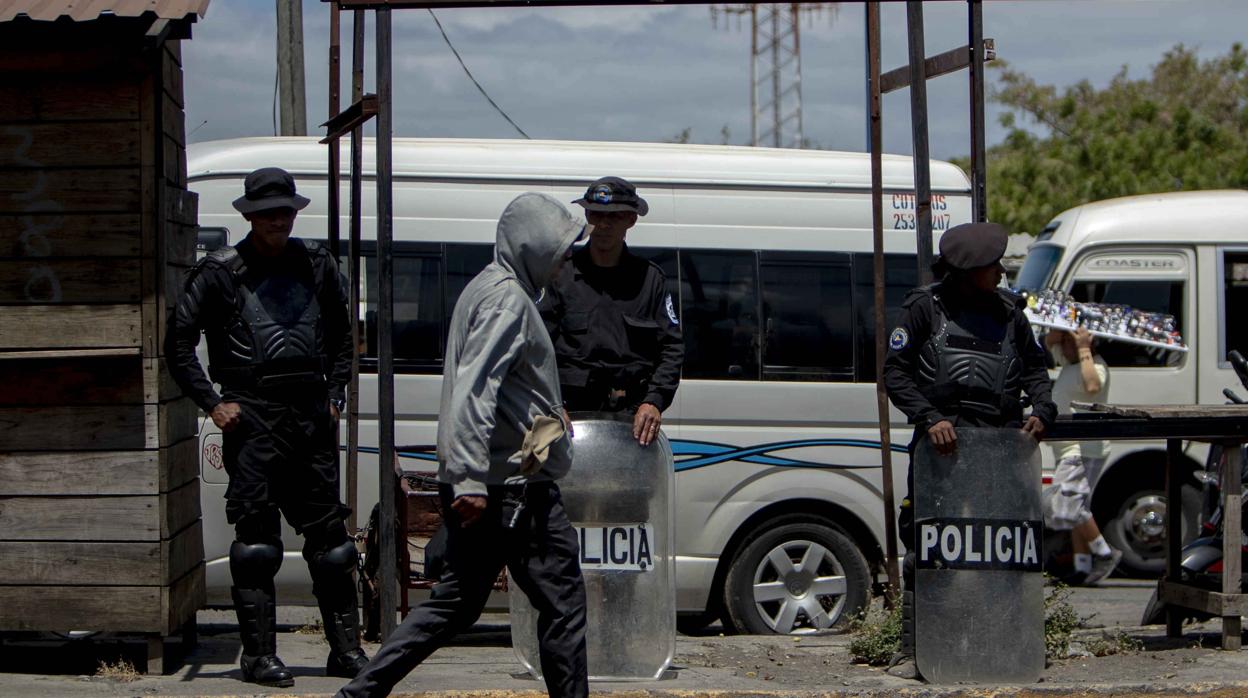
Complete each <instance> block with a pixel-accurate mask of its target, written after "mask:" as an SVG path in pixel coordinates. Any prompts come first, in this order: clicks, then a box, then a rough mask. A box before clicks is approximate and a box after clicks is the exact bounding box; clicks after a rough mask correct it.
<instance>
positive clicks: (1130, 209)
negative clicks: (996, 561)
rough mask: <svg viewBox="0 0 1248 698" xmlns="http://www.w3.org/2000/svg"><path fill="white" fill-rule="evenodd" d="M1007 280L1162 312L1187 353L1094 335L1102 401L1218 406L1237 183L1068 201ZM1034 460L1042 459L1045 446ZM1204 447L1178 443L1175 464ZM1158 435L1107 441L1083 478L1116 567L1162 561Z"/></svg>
mask: <svg viewBox="0 0 1248 698" xmlns="http://www.w3.org/2000/svg"><path fill="white" fill-rule="evenodd" d="M1015 285H1016V286H1018V287H1020V288H1024V289H1042V288H1057V289H1062V290H1065V291H1068V292H1070V293H1071V294H1072V295H1073V296H1074V297H1075V298H1076V299H1077V300H1081V301H1097V302H1104V303H1121V304H1125V305H1130V306H1133V307H1135V308H1139V309H1142V310H1147V311H1155V312H1164V313H1169V314H1171V315H1173V316H1174V317H1175V319H1176V320H1177V322H1178V328H1179V331H1180V332H1181V333H1182V335H1183V338H1184V341H1186V342H1187V345H1188V347H1189V351H1188V352H1187V353H1179V352H1172V351H1166V350H1157V349H1149V348H1147V347H1143V346H1139V345H1134V344H1127V343H1124V342H1113V341H1103V342H1101V343H1099V344H1098V349H1097V350H1098V352H1099V353H1100V354H1101V355H1102V356H1103V357H1104V358H1105V360H1106V361H1107V363H1108V364H1109V366H1110V367H1111V385H1112V388H1111V390H1112V392H1111V400H1112V401H1113V402H1115V403H1123V404H1130V403H1135V404H1165V403H1173V404H1194V403H1206V404H1220V403H1223V402H1225V401H1226V399H1225V398H1224V397H1223V396H1222V389H1223V388H1237V387H1238V386H1239V380H1238V379H1237V378H1236V377H1235V373H1234V371H1233V370H1232V369H1231V367H1230V364H1229V363H1227V359H1226V355H1227V352H1228V351H1230V350H1231V349H1239V350H1240V351H1248V324H1244V325H1243V326H1241V323H1245V318H1248V192H1245V191H1238V190H1233V191H1232V190H1227V191H1193V192H1173V193H1167V194H1150V195H1145V196H1131V197H1125V198H1120V199H1110V200H1108V201H1098V202H1095V203H1090V204H1085V205H1083V206H1077V207H1075V208H1072V209H1070V210H1068V211H1065V212H1063V213H1061V214H1059V215H1058V216H1057V217H1056V218H1054V219H1053V221H1052V222H1051V223H1049V224H1048V225H1047V226H1046V227H1045V228H1044V231H1043V232H1041V233H1040V235H1039V236H1038V237H1037V239H1036V242H1035V244H1034V245H1032V247H1031V248H1030V250H1029V251H1028V254H1027V259H1026V262H1025V263H1024V264H1023V267H1022V269H1021V270H1020V271H1019V274H1018V277H1017V280H1016V282H1015ZM1045 451H1046V453H1045V456H1046V458H1048V457H1049V454H1048V452H1047V449H1045ZM1206 452H1207V451H1206V449H1205V448H1204V447H1202V446H1200V445H1197V444H1188V445H1187V449H1186V453H1187V456H1188V462H1187V464H1186V465H1187V466H1188V467H1189V468H1198V467H1201V465H1202V464H1203V462H1204V457H1205V454H1206ZM1164 462H1165V444H1164V443H1162V442H1135V441H1122V442H1117V443H1114V444H1113V448H1112V451H1111V453H1110V457H1109V461H1108V462H1107V464H1106V466H1105V468H1104V469H1103V470H1102V472H1101V473H1100V474H1099V477H1098V478H1097V479H1096V482H1095V485H1094V493H1093V497H1092V510H1093V513H1094V514H1095V516H1096V520H1097V521H1098V522H1099V523H1100V525H1101V530H1102V531H1103V532H1104V535H1105V537H1106V539H1107V540H1109V541H1110V544H1111V545H1114V546H1115V547H1118V548H1120V549H1121V550H1122V551H1123V553H1124V554H1123V559H1122V568H1123V569H1124V570H1125V571H1126V572H1128V573H1137V574H1153V575H1155V574H1157V573H1159V572H1161V571H1162V570H1163V569H1164V566H1165V557H1164V556H1165V549H1164V540H1163V534H1164V532H1165V516H1166V500H1165V486H1164V485H1165V478H1164V475H1163V464H1164ZM1183 496H1184V502H1183V511H1184V512H1185V516H1184V519H1185V520H1184V522H1183V525H1184V536H1185V538H1188V537H1190V536H1191V535H1193V534H1194V532H1195V530H1196V519H1195V517H1196V516H1197V514H1198V513H1199V511H1200V506H1199V492H1198V490H1197V488H1196V486H1195V482H1194V481H1191V482H1189V485H1188V486H1186V487H1185V488H1184V495H1183Z"/></svg>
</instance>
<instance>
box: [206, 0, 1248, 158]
mask: <svg viewBox="0 0 1248 698" xmlns="http://www.w3.org/2000/svg"><path fill="white" fill-rule="evenodd" d="M328 13H329V11H328V6H327V5H325V4H324V3H322V2H319V1H317V0H306V1H305V3H304V29H305V37H306V38H305V62H306V74H307V99H308V105H309V106H308V113H309V116H308V123H309V125H310V126H312V125H315V124H319V123H321V122H323V121H325V119H326V116H327V113H328V105H327V104H326V102H327V98H326V95H327V91H326V90H327V85H326V83H327V77H326V75H327V63H328V49H327V46H328V33H329V29H328V27H329V19H328ZM394 18H395V21H394V34H395V40H394V48H395V51H394V71H395V80H394V94H395V131H396V134H397V135H400V136H442V137H450V136H458V137H483V138H512V137H516V133H515V131H514V130H512V128H511V127H510V126H509V125H508V124H507V123H506V122H505V121H504V120H503V119H502V118H501V117H500V116H499V115H498V114H497V113H495V112H494V111H493V110H492V109H491V108H490V106H489V105H488V104H487V103H486V102H485V100H484V99H483V98H482V97H481V95H480V94H479V93H477V91H476V89H475V88H474V87H473V86H472V85H471V83H470V82H469V81H468V79H467V78H466V77H465V76H464V75H463V72H462V70H461V69H460V67H459V65H458V63H457V62H456V61H455V59H454V57H453V56H452V55H451V52H450V50H449V49H447V47H446V45H445V44H444V43H443V41H442V38H441V36H440V35H439V34H438V31H437V28H436V27H435V26H434V23H433V21H432V19H431V18H430V17H429V15H428V13H426V12H425V11H423V10H410V11H396V12H394ZM439 18H440V19H441V20H442V23H443V25H444V26H445V27H446V30H447V32H448V34H449V35H450V37H451V40H452V41H453V42H454V43H455V45H456V47H457V48H458V49H459V51H460V53H461V54H462V55H463V57H464V59H465V61H466V62H467V64H468V66H469V68H470V69H471V70H472V71H473V73H474V74H475V75H476V77H477V79H478V80H479V81H480V82H481V83H482V84H483V85H484V86H485V88H486V89H487V91H488V92H489V93H490V95H491V96H492V97H493V98H494V100H495V101H496V102H498V103H499V104H500V105H501V106H502V107H503V108H504V109H505V110H506V111H507V112H508V114H509V115H510V116H511V117H512V118H513V119H515V120H516V122H517V123H519V124H520V125H521V127H522V128H524V129H525V130H526V131H527V132H528V133H529V134H530V135H532V136H533V137H535V138H567V139H577V140H628V141H634V140H635V141H653V140H663V139H668V138H671V137H673V136H675V135H676V134H677V133H679V132H680V131H681V130H682V129H685V128H691V129H692V133H693V137H694V139H695V140H696V141H699V142H710V143H717V142H719V141H720V131H721V129H722V128H723V127H724V126H727V127H728V129H729V130H730V132H731V138H732V142H733V143H742V142H745V140H746V139H747V138H748V136H749V130H750V118H749V91H748V90H749V84H748V83H749V56H748V52H749V32H748V27H743V30H742V31H737V29H736V27H735V23H729V26H728V27H725V23H724V22H723V21H722V20H721V22H720V25H719V28H718V29H716V28H713V27H712V25H711V18H710V13H709V11H708V9H707V8H706V7H705V6H674V7H663V6H660V7H649V6H647V7H603V8H560V9H534V8H495V9H488V10H455V9H448V10H444V11H441V12H440V13H439ZM925 20H926V21H925V25H926V26H925V29H926V31H925V40H926V43H927V50H928V53H929V54H932V53H937V52H939V51H943V50H946V49H948V48H952V47H954V46H957V45H960V44H963V43H965V41H966V19H965V5H964V4H962V3H928V4H927V6H926V11H925ZM1245 20H1248V5H1245V4H1243V3H1239V2H1232V1H1230V0H1222V1H1212V0H1206V1H1204V2H1201V3H1199V4H1196V3H1190V2H1177V1H1165V2H1163V1H1156V2H1139V1H1135V2H1125V1H1120V2H1073V1H1063V2H1056V1H1054V2H1035V1H1032V2H992V3H986V4H985V7H984V22H985V31H984V33H985V35H986V36H990V37H993V38H995V39H996V40H997V47H998V51H999V54H1000V55H1001V56H1002V57H1003V58H1006V59H1007V60H1009V61H1010V63H1011V64H1012V65H1014V66H1015V67H1017V68H1018V69H1020V70H1022V71H1024V72H1026V73H1028V74H1030V75H1031V76H1033V77H1034V78H1035V79H1037V80H1039V81H1041V82H1045V83H1053V84H1057V85H1070V84H1073V83H1075V82H1078V81H1079V80H1083V79H1087V80H1090V81H1091V82H1092V83H1093V84H1097V85H1103V84H1106V83H1108V81H1109V80H1110V78H1111V77H1112V76H1113V75H1114V74H1115V73H1117V71H1118V70H1119V69H1120V68H1121V67H1122V66H1124V65H1126V66H1128V67H1129V70H1130V71H1131V74H1132V75H1135V76H1143V75H1145V74H1146V72H1147V70H1148V68H1149V67H1150V66H1151V65H1152V64H1153V63H1155V62H1156V61H1157V60H1158V59H1159V58H1160V56H1161V54H1162V52H1163V51H1164V50H1166V49H1168V48H1170V47H1171V46H1173V45H1175V44H1177V43H1185V44H1187V45H1189V46H1194V47H1197V48H1198V49H1199V51H1200V54H1201V55H1202V56H1205V57H1209V56H1213V55H1217V54H1221V53H1225V52H1226V51H1227V50H1228V49H1229V47H1230V45H1231V43H1232V42H1233V41H1235V40H1238V39H1239V37H1240V35H1241V27H1243V26H1244V23H1245ZM273 25H274V18H273V4H272V2H260V1H254V2H253V1H251V0H246V1H240V0H234V1H233V2H225V1H221V0H218V1H217V2H214V3H213V4H212V5H211V6H210V8H209V12H208V16H207V17H206V18H204V19H203V20H202V21H201V22H200V23H199V24H197V25H196V26H195V28H194V34H195V38H194V40H192V41H191V42H189V43H188V44H187V45H185V47H184V68H185V70H186V90H187V103H188V108H187V112H188V113H187V128H188V130H191V129H196V130H195V131H194V133H193V134H192V135H191V140H192V141H203V140H211V139H217V138H231V137H236V136H246V135H271V134H272V133H273V81H274V55H275V48H274V44H273ZM883 27H884V54H883V55H884V58H883V62H884V67H885V69H888V68H893V67H897V66H900V65H902V64H903V63H904V62H905V61H906V39H905V8H904V5H903V4H901V3H886V4H885V5H884V9H883ZM802 31H803V33H802V48H803V56H802V61H803V63H802V70H803V75H802V80H803V82H802V86H803V99H804V106H805V109H804V122H805V132H806V136H807V137H808V138H809V139H811V140H812V141H814V142H815V143H817V144H818V145H820V146H821V147H825V148H836V149H844V150H862V149H863V148H864V140H865V139H864V133H865V109H864V86H863V72H864V43H863V9H862V6H861V5H859V4H856V3H846V4H843V5H842V6H841V7H840V9H839V11H838V12H837V13H836V16H835V19H834V20H833V21H831V22H830V21H829V20H828V18H827V16H826V15H825V17H824V18H822V19H817V20H814V21H813V22H811V23H810V25H809V26H803V30H802ZM350 36H351V16H350V14H346V13H344V15H343V32H342V37H343V73H342V79H343V91H344V94H347V93H349V86H350V75H349V72H348V71H349V65H350ZM367 37H368V45H367V47H366V50H365V55H366V58H367V68H366V75H367V76H368V80H367V82H368V88H367V89H369V90H372V89H374V88H373V86H372V77H373V76H374V75H375V71H374V66H373V60H374V58H375V56H374V48H373V46H372V37H373V34H372V23H371V21H370V22H369V26H368V31H367ZM928 99H929V107H930V138H931V143H932V154H933V155H934V156H936V157H952V156H958V155H964V154H965V153H966V152H967V151H968V142H969V137H968V134H967V123H966V121H967V104H968V90H967V85H966V79H965V77H964V75H954V76H948V77H944V78H940V79H938V80H933V81H931V82H930V83H929V86H928ZM884 110H885V111H884V114H885V132H884V147H885V150H887V151H888V152H898V153H908V152H909V150H910V130H909V129H910V118H909V116H910V106H909V95H908V93H907V92H905V91H902V92H899V93H896V94H893V95H889V96H887V97H886V98H885V100H884ZM998 111H999V110H997V109H996V108H994V107H991V106H990V107H989V124H990V128H989V142H990V143H991V142H995V141H997V140H999V139H1000V138H1001V137H1002V135H1003V131H1002V129H1001V128H1000V127H999V126H997V125H996V115H997V113H998ZM204 121H207V123H206V124H203V125H202V126H201V125H200V124H201V123H202V122H204ZM310 130H311V132H312V133H320V130H319V129H310Z"/></svg>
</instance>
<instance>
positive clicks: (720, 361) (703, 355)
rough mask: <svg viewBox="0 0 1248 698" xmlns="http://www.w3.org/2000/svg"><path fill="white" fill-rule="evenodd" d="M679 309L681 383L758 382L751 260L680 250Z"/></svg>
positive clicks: (742, 254) (739, 254)
mask: <svg viewBox="0 0 1248 698" xmlns="http://www.w3.org/2000/svg"><path fill="white" fill-rule="evenodd" d="M680 272H681V273H680V285H681V293H680V303H681V319H682V323H683V324H684V334H685V366H684V371H683V375H684V376H685V377H686V378H710V379H718V380H758V379H759V372H758V367H759V345H760V342H759V334H758V332H759V315H760V308H759V294H758V276H757V275H758V264H757V255H756V253H754V252H752V251H711V250H684V251H681V253H680Z"/></svg>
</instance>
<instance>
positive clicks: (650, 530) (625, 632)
mask: <svg viewBox="0 0 1248 698" xmlns="http://www.w3.org/2000/svg"><path fill="white" fill-rule="evenodd" d="M572 423H573V433H574V438H573V441H572V444H573V454H572V470H571V472H570V473H569V474H568V475H567V477H565V478H564V479H562V480H560V481H559V489H560V491H561V492H562V495H563V506H564V509H565V510H566V511H567V513H568V519H569V520H571V522H572V525H573V526H575V527H576V529H577V533H578V536H579V537H580V547H581V571H582V573H583V574H584V576H585V591H586V594H587V596H588V617H587V621H588V623H587V624H588V629H587V633H586V644H587V645H588V654H589V661H588V663H589V678H590V680H591V681H604V680H609V681H628V680H653V679H657V678H659V677H661V676H662V675H663V672H664V671H665V670H666V669H667V667H668V665H669V664H671V661H672V657H673V655H674V654H675V652H676V568H675V531H674V529H673V521H674V518H675V514H674V511H673V506H674V493H675V470H674V468H673V464H672V449H671V446H670V445H669V444H668V441H667V437H666V436H663V435H662V434H661V433H660V435H659V437H658V438H657V439H656V440H654V441H652V442H651V443H650V445H649V446H646V447H644V448H643V447H641V446H640V445H638V443H637V440H636V439H634V438H633V422H632V419H631V418H628V419H624V418H623V417H621V416H616V415H612V414H599V413H594V414H584V415H581V414H574V415H572ZM510 601H511V641H512V645H513V646H514V647H515V651H516V656H517V658H519V659H520V662H521V663H522V664H524V666H525V668H526V669H528V671H529V673H531V674H532V675H533V676H534V677H536V678H538V679H541V671H542V670H541V663H540V660H539V658H538V651H537V611H536V610H535V609H534V608H533V606H532V605H531V604H530V603H529V600H528V597H526V596H525V595H524V592H523V591H520V589H519V588H518V587H516V586H515V585H512V586H511V591H510Z"/></svg>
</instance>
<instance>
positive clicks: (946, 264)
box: [932, 223, 1009, 275]
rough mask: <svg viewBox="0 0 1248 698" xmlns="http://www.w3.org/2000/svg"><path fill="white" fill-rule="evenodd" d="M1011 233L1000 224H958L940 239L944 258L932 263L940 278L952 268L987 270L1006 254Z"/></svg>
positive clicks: (941, 255)
mask: <svg viewBox="0 0 1248 698" xmlns="http://www.w3.org/2000/svg"><path fill="white" fill-rule="evenodd" d="M1008 242H1009V233H1008V232H1007V231H1006V229H1005V226H1003V225H998V224H996V223H963V224H962V225H955V226H953V227H952V228H950V229H949V230H948V231H946V232H945V234H944V235H942V236H941V237H940V256H939V257H937V258H936V261H935V262H933V263H932V271H933V272H935V273H936V274H937V275H941V274H943V273H946V272H948V271H950V270H952V269H959V270H963V271H965V270H967V269H975V268H977V267H986V266H988V265H989V264H994V263H996V262H998V261H1000V259H1001V257H1002V256H1003V255H1005V246H1006V244H1007V243H1008Z"/></svg>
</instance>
